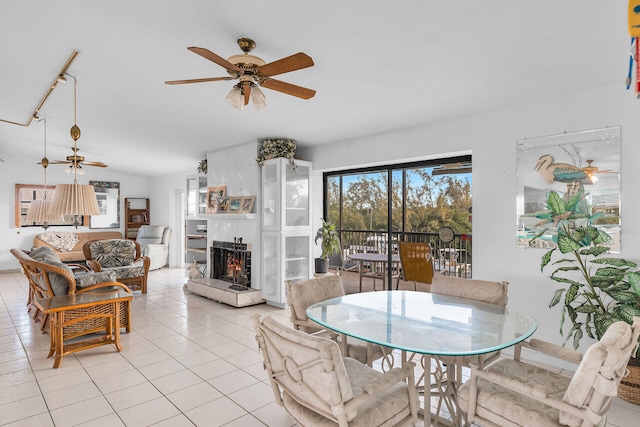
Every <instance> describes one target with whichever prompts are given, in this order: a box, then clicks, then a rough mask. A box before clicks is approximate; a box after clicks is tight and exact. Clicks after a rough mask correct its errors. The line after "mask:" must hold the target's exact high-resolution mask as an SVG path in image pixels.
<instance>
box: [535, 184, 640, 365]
mask: <svg viewBox="0 0 640 427" xmlns="http://www.w3.org/2000/svg"><path fill="white" fill-rule="evenodd" d="M548 204H549V205H550V207H551V209H552V211H553V215H554V216H560V217H561V219H558V234H557V247H556V248H553V249H551V250H549V251H548V252H546V253H545V254H544V255H543V256H542V262H541V265H540V270H541V271H544V268H545V267H546V266H547V265H549V264H551V265H554V266H556V269H555V270H554V271H553V272H552V273H551V276H549V277H550V278H551V279H552V280H554V281H555V282H558V283H561V284H563V285H565V286H566V287H563V288H561V289H558V290H556V292H555V293H554V295H553V297H552V298H551V301H550V302H549V308H552V307H555V306H556V305H558V304H560V305H561V307H562V313H561V318H560V334H561V335H564V336H565V344H566V343H567V341H569V340H570V339H573V347H574V348H576V349H577V348H578V346H579V344H580V340H581V339H582V338H583V336H584V334H585V333H586V334H587V335H588V336H589V337H591V338H593V339H596V340H599V339H600V338H601V337H602V335H604V333H605V331H606V330H607V328H609V326H611V325H612V324H613V323H614V322H617V321H620V320H622V321H624V322H626V323H629V324H631V323H633V317H634V316H640V269H638V265H637V264H636V263H635V262H632V261H628V260H625V259H622V258H614V257H601V255H603V254H606V253H607V252H608V251H609V248H608V247H607V246H606V243H607V242H608V241H609V240H611V237H610V236H609V235H608V234H607V233H606V232H605V231H603V229H600V228H598V227H595V226H593V225H590V224H588V225H585V226H578V227H575V228H572V227H571V225H572V218H571V209H569V210H567V206H569V207H570V206H571V205H570V204H569V202H565V201H564V199H562V198H561V197H559V196H558V194H557V193H555V192H551V194H550V195H549V202H548ZM541 233H542V232H541ZM541 233H539V234H538V236H536V237H534V239H536V238H537V237H539V235H540V234H541ZM532 240H533V239H532ZM556 251H559V252H560V253H561V254H562V256H561V257H560V258H559V259H557V260H555V261H554V262H552V258H553V255H554V252H556ZM567 319H568V320H569V321H570V322H571V328H570V329H569V330H568V331H567V332H566V333H565V332H564V324H565V321H566V320H567ZM629 364H630V365H635V366H640V359H637V358H635V359H634V358H632V359H631V361H630V363H629Z"/></svg>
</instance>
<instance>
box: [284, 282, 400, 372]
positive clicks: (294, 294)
mask: <svg viewBox="0 0 640 427" xmlns="http://www.w3.org/2000/svg"><path fill="white" fill-rule="evenodd" d="M285 289H286V293H287V304H288V305H289V310H290V313H291V316H290V319H291V323H292V324H293V327H294V329H297V330H299V331H302V332H306V333H309V334H312V333H319V332H321V331H324V330H323V328H322V327H321V326H320V325H318V324H317V323H316V322H314V321H313V320H311V319H309V318H308V317H307V308H308V307H309V306H310V305H313V304H315V303H317V302H320V301H326V300H328V299H331V298H337V297H341V296H344V295H345V292H344V286H343V285H342V278H341V277H340V276H339V275H337V274H328V275H326V276H321V277H315V278H313V279H309V280H304V281H301V282H295V283H292V282H291V281H290V280H286V281H285ZM324 332H325V335H332V334H333V335H336V334H335V333H329V332H328V331H324ZM337 342H338V343H339V344H340V348H341V350H342V353H343V354H344V355H345V356H349V357H351V358H353V359H356V360H358V361H360V362H362V363H365V364H367V365H368V366H372V365H373V361H374V360H377V359H380V358H381V357H385V362H384V365H385V367H386V366H387V365H388V366H393V354H392V353H391V351H386V349H384V348H382V347H381V346H379V345H376V344H367V343H366V342H364V341H361V340H358V339H355V338H352V337H347V336H346V335H340V336H339V337H338V339H337Z"/></svg>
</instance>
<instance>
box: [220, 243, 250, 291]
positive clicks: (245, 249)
mask: <svg viewBox="0 0 640 427" xmlns="http://www.w3.org/2000/svg"><path fill="white" fill-rule="evenodd" d="M210 253H211V260H210V261H211V263H210V264H211V269H210V271H211V273H210V277H211V278H212V279H218V280H223V281H225V282H228V283H229V284H230V285H229V288H231V289H234V290H245V289H248V288H250V287H251V247H250V245H249V244H247V243H243V242H242V238H234V239H233V242H225V241H217V240H214V241H212V242H211V251H210Z"/></svg>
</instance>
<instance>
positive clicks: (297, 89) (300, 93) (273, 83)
mask: <svg viewBox="0 0 640 427" xmlns="http://www.w3.org/2000/svg"><path fill="white" fill-rule="evenodd" d="M260 86H262V87H266V88H267V89H272V90H276V91H278V92H282V93H286V94H287V95H293V96H297V97H298V98H302V99H309V98H313V96H314V95H315V94H316V91H315V90H312V89H307V88H306V87H302V86H296V85H294V84H291V83H285V82H281V81H280V80H274V79H264V80H262V81H261V82H260Z"/></svg>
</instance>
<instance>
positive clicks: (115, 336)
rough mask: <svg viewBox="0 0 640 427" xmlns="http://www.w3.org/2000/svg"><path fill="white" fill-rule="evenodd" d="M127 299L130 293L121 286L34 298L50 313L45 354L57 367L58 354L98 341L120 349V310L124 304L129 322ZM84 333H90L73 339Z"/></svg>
mask: <svg viewBox="0 0 640 427" xmlns="http://www.w3.org/2000/svg"><path fill="white" fill-rule="evenodd" d="M114 285H116V286H117V285H119V284H117V283H114ZM131 300H133V294H132V293H131V292H130V291H127V290H124V289H122V288H120V289H117V290H109V291H95V292H84V293H80V294H74V295H60V296H55V297H53V298H35V304H36V306H37V307H38V308H39V309H40V310H42V312H44V313H47V314H50V316H49V319H50V320H49V321H50V322H51V324H50V326H49V336H50V341H51V344H50V347H49V355H48V357H51V356H55V360H54V363H53V367H54V368H58V367H60V364H61V363H62V357H63V356H65V355H67V354H71V353H75V352H77V351H81V350H87V349H90V348H94V347H98V346H101V345H107V344H115V346H116V349H117V350H118V351H121V350H122V345H121V344H120V311H121V306H122V305H124V306H123V308H125V310H126V312H127V318H128V319H129V323H130V321H131V320H130V314H131ZM102 333H104V335H102ZM95 334H100V335H97V336H95ZM84 335H91V336H90V337H88V338H87V339H82V340H81V339H77V340H76V339H74V338H78V337H82V336H84ZM71 339H74V340H73V342H71V343H65V341H68V340H71Z"/></svg>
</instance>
